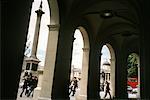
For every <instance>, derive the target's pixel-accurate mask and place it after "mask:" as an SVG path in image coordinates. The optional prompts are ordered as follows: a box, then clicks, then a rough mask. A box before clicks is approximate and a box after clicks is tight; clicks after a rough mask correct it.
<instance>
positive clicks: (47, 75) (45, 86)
mask: <svg viewBox="0 0 150 100" xmlns="http://www.w3.org/2000/svg"><path fill="white" fill-rule="evenodd" d="M48 27H49V30H50V31H49V36H48V44H47V50H46V60H45V67H44V73H43V82H42V87H41V92H40V97H39V100H50V99H51V91H52V83H53V74H54V67H55V59H56V51H57V42H58V31H59V25H48Z"/></svg>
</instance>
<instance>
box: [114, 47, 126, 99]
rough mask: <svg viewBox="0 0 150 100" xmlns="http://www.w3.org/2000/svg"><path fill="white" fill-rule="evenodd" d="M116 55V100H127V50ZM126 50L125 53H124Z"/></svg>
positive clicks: (119, 51)
mask: <svg viewBox="0 0 150 100" xmlns="http://www.w3.org/2000/svg"><path fill="white" fill-rule="evenodd" d="M121 49H122V50H118V51H117V53H116V71H115V72H116V80H115V85H116V86H115V96H116V97H115V98H116V99H127V98H128V95H127V67H126V57H125V50H126V49H125V48H121ZM123 50H124V51H123Z"/></svg>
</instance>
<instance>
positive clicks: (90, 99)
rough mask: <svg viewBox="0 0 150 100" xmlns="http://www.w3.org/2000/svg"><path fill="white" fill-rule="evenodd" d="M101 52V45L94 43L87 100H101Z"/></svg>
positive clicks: (90, 60)
mask: <svg viewBox="0 0 150 100" xmlns="http://www.w3.org/2000/svg"><path fill="white" fill-rule="evenodd" d="M99 56H100V50H99V44H98V43H97V44H96V43H93V45H91V47H90V57H89V70H88V85H87V100H99V99H100V95H99V92H100V89H99V88H100V67H99V61H100V57H99Z"/></svg>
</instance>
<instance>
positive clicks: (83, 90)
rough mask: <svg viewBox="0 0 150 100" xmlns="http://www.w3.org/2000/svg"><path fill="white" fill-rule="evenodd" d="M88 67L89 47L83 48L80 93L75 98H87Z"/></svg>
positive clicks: (80, 99) (79, 99)
mask: <svg viewBox="0 0 150 100" xmlns="http://www.w3.org/2000/svg"><path fill="white" fill-rule="evenodd" d="M88 68H89V48H83V60H82V72H81V82H80V93H79V95H78V96H77V100H87V82H88Z"/></svg>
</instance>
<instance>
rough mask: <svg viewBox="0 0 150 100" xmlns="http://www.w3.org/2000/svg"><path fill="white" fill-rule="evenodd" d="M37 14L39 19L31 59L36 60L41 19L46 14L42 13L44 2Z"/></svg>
mask: <svg viewBox="0 0 150 100" xmlns="http://www.w3.org/2000/svg"><path fill="white" fill-rule="evenodd" d="M35 12H36V13H37V19H36V26H35V33H34V40H33V45H32V52H31V57H33V58H36V53H37V46H38V39H39V31H40V23H41V17H42V14H44V12H43V11H42V2H41V5H40V8H39V10H36V11H35Z"/></svg>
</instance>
